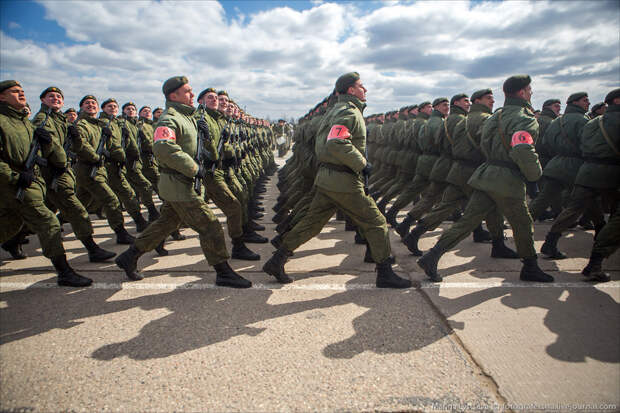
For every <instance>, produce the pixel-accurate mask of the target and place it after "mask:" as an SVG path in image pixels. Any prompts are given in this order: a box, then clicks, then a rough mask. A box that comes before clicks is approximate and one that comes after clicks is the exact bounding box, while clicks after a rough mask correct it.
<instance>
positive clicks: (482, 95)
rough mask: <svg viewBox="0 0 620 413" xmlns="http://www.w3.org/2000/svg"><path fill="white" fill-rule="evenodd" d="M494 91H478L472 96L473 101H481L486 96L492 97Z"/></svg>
mask: <svg viewBox="0 0 620 413" xmlns="http://www.w3.org/2000/svg"><path fill="white" fill-rule="evenodd" d="M492 94H493V91H492V90H491V89H480V90H476V91H475V92H474V93H473V94H472V95H471V101H472V102H473V101H475V100H476V99H480V98H482V97H484V96H486V95H492Z"/></svg>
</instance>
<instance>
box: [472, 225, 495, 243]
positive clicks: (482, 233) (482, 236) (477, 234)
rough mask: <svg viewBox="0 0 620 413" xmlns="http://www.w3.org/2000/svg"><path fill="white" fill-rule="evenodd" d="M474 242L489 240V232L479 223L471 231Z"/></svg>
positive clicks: (490, 239)
mask: <svg viewBox="0 0 620 413" xmlns="http://www.w3.org/2000/svg"><path fill="white" fill-rule="evenodd" d="M473 237H474V242H478V243H483V242H491V241H492V238H491V233H490V232H489V231H487V230H486V229H484V228H482V224H479V225H478V226H477V227H476V229H474V233H473Z"/></svg>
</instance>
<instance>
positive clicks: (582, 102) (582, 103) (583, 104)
mask: <svg viewBox="0 0 620 413" xmlns="http://www.w3.org/2000/svg"><path fill="white" fill-rule="evenodd" d="M573 103H574V104H575V105H577V106H579V107H580V108H582V109H583V110H586V111H587V110H588V109H589V108H590V99H588V97H587V96H584V97H582V98H581V99H579V100H576V101H574V102H573Z"/></svg>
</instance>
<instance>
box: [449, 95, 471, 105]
mask: <svg viewBox="0 0 620 413" xmlns="http://www.w3.org/2000/svg"><path fill="white" fill-rule="evenodd" d="M468 97H469V96H467V94H465V93H459V94H457V95H454V96H452V99H450V105H454V102H456V101H457V100H461V99H463V98H468Z"/></svg>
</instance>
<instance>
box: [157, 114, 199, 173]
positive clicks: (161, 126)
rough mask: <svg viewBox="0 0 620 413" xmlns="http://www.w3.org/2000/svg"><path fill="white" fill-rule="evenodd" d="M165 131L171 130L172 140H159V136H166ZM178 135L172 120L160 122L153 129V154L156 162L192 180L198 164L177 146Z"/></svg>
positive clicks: (176, 126)
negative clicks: (172, 133)
mask: <svg viewBox="0 0 620 413" xmlns="http://www.w3.org/2000/svg"><path fill="white" fill-rule="evenodd" d="M166 130H172V131H173V132H174V134H175V136H174V139H172V138H159V137H160V136H166V133H165V131H166ZM179 134H180V130H179V127H178V125H176V124H175V122H174V121H173V120H172V119H170V118H166V119H163V120H161V121H160V122H159V123H158V125H157V128H156V129H155V134H154V136H155V138H154V139H155V142H154V143H153V153H154V154H155V156H156V157H157V160H158V161H160V162H161V163H163V164H164V165H165V166H166V167H168V168H171V169H174V170H176V171H179V172H180V173H182V174H183V175H185V176H187V177H189V178H193V177H194V176H196V173H198V164H197V163H196V162H195V161H194V159H192V157H191V156H189V155H188V154H187V153H186V152H184V151H183V149H182V148H181V147H180V146H179V145H177V143H176V136H177V135H179Z"/></svg>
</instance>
